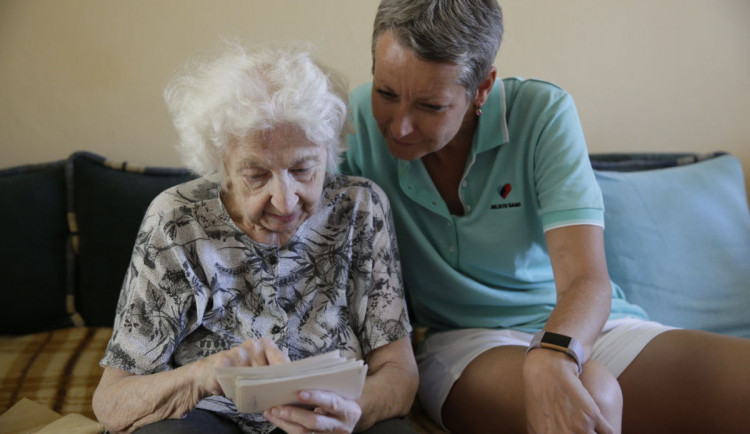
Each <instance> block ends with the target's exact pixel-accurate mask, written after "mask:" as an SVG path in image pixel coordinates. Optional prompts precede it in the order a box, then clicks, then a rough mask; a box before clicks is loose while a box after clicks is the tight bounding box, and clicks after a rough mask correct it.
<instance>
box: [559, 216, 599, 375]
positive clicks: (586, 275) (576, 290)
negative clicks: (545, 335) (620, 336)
mask: <svg viewBox="0 0 750 434" xmlns="http://www.w3.org/2000/svg"><path fill="white" fill-rule="evenodd" d="M546 238H547V246H548V249H549V253H550V259H551V261H552V270H553V272H554V275H555V286H556V287H557V305H556V306H555V309H554V310H553V311H552V314H551V315H550V317H549V320H548V321H547V324H546V326H545V330H549V331H552V332H556V333H560V334H564V335H568V336H573V337H574V338H576V339H578V340H579V341H580V342H581V344H582V345H583V348H584V353H585V358H586V359H588V357H589V355H590V354H591V348H592V347H593V345H594V342H595V341H596V338H597V336H599V333H600V332H601V330H602V327H603V326H604V323H605V322H606V321H607V317H609V310H610V307H611V303H612V287H611V284H610V280H609V273H608V271H607V262H606V258H605V256H604V231H603V230H602V228H600V227H598V226H593V225H578V226H568V227H563V228H558V229H552V230H550V231H547V233H546ZM583 361H585V359H584V360H583Z"/></svg>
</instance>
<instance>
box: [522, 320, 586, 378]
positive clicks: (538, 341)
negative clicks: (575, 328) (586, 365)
mask: <svg viewBox="0 0 750 434" xmlns="http://www.w3.org/2000/svg"><path fill="white" fill-rule="evenodd" d="M534 348H547V349H549V350H555V351H560V352H563V353H565V354H567V355H569V356H570V357H572V358H573V360H575V361H576V364H578V375H581V372H582V371H583V365H582V363H583V345H581V343H580V342H578V340H577V339H575V338H573V337H570V336H565V335H561V334H559V333H552V332H548V331H545V330H542V331H540V332H539V333H537V334H535V335H534V337H533V338H532V339H531V343H530V344H529V347H528V348H527V349H526V353H527V354H528V352H529V351H531V350H533V349H534Z"/></svg>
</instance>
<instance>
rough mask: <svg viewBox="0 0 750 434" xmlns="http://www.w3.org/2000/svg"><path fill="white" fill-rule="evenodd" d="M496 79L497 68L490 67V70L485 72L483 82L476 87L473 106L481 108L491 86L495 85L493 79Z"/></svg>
mask: <svg viewBox="0 0 750 434" xmlns="http://www.w3.org/2000/svg"><path fill="white" fill-rule="evenodd" d="M496 77H497V68H495V67H494V66H490V70H489V71H488V72H487V76H485V78H484V80H482V81H481V82H480V83H479V87H477V93H476V95H475V96H474V106H476V107H481V106H483V105H484V103H485V102H486V101H487V97H488V96H489V94H490V91H492V86H493V85H494V84H495V78H496Z"/></svg>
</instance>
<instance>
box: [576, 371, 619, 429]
mask: <svg viewBox="0 0 750 434" xmlns="http://www.w3.org/2000/svg"><path fill="white" fill-rule="evenodd" d="M581 382H582V383H583V386H584V387H585V388H586V390H588V391H589V394H591V397H592V398H593V399H594V402H596V405H597V406H598V407H599V410H600V411H601V412H602V414H603V415H604V416H605V417H606V418H607V419H608V420H609V421H610V423H616V425H617V426H619V425H620V421H621V419H622V390H621V389H620V384H619V383H618V382H617V378H615V376H614V375H612V373H611V372H609V370H608V369H607V368H605V367H604V365H602V364H600V363H598V362H596V361H593V360H590V361H589V362H588V363H586V365H585V366H584V369H583V372H582V373H581Z"/></svg>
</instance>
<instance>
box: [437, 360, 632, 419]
mask: <svg viewBox="0 0 750 434" xmlns="http://www.w3.org/2000/svg"><path fill="white" fill-rule="evenodd" d="M525 353H526V348H525V347H519V346H503V347H497V348H493V349H491V350H488V351H486V352H484V353H482V354H480V355H479V356H478V357H477V358H476V359H474V360H473V361H472V362H471V363H470V364H469V365H468V366H467V367H466V369H465V370H464V372H463V373H462V375H461V377H460V378H459V379H458V381H456V383H455V384H454V385H453V388H452V389H451V392H450V393H449V394H448V398H447V399H446V401H445V404H443V421H444V424H445V426H446V427H448V429H450V430H451V431H452V432H455V433H525V432H526V412H525V409H524V398H523V397H524V391H523V380H522V378H521V371H522V365H523V360H524V356H525ZM581 382H582V383H583V385H584V387H585V388H586V389H587V390H588V391H589V393H591V396H592V397H593V398H594V401H595V402H596V403H597V404H598V405H599V408H600V410H601V411H602V412H603V413H604V415H605V417H607V420H609V421H610V424H612V426H613V428H615V430H616V431H617V432H619V427H620V420H621V417H622V396H621V394H620V389H619V387H618V384H617V381H616V380H615V378H614V377H613V376H612V374H610V373H609V371H608V370H607V369H606V368H604V367H603V366H602V365H600V364H599V363H597V362H594V361H591V362H589V363H587V364H586V365H585V368H584V370H583V374H582V375H581Z"/></svg>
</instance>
